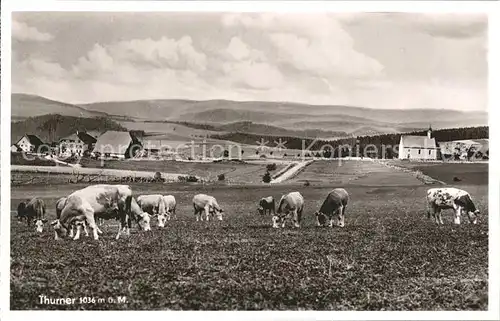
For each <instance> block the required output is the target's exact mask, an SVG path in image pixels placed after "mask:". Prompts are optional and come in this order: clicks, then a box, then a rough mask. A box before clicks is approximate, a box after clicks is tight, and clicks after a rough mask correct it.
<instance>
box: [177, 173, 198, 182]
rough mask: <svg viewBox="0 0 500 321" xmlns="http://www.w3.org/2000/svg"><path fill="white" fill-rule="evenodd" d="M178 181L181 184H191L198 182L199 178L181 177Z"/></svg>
mask: <svg viewBox="0 0 500 321" xmlns="http://www.w3.org/2000/svg"><path fill="white" fill-rule="evenodd" d="M178 179H179V181H180V182H189V183H193V182H198V178H197V177H196V176H193V175H189V176H179V177H178Z"/></svg>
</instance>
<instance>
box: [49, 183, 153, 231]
mask: <svg viewBox="0 0 500 321" xmlns="http://www.w3.org/2000/svg"><path fill="white" fill-rule="evenodd" d="M134 201H135V200H134V198H133V197H132V190H131V188H130V187H129V186H127V185H106V184H100V185H92V186H88V187H86V188H83V189H80V190H77V191H75V192H73V193H72V194H70V195H69V196H68V197H67V200H66V204H65V205H64V208H63V209H62V211H61V215H60V218H59V219H56V220H55V221H53V222H52V223H51V224H52V226H53V227H54V230H55V231H56V239H58V238H59V236H61V235H62V236H64V235H66V233H67V231H68V230H69V227H70V226H71V224H74V223H76V222H82V221H86V223H88V225H89V226H90V228H92V232H93V236H94V239H96V240H97V239H98V238H99V236H98V228H97V225H96V223H95V218H96V217H103V218H105V219H110V218H118V219H119V220H120V221H121V226H120V228H119V230H118V234H117V235H116V239H118V238H119V237H120V235H121V233H122V229H123V230H126V233H127V235H130V226H131V217H132V218H134V219H135V220H136V221H137V222H138V223H139V226H141V227H142V228H143V229H144V230H149V229H150V227H149V219H150V217H149V215H148V214H147V213H143V212H142V211H141V210H140V208H139V207H138V206H135V207H134V206H133V204H134V203H135V202H134ZM135 204H137V203H135ZM127 223H128V226H127ZM79 237H80V229H78V230H77V233H76V235H75V237H74V239H75V240H76V239H78V238H79Z"/></svg>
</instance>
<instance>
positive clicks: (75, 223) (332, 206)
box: [17, 184, 479, 240]
mask: <svg viewBox="0 0 500 321" xmlns="http://www.w3.org/2000/svg"><path fill="white" fill-rule="evenodd" d="M426 200H427V215H428V218H429V219H430V218H431V217H432V218H434V220H435V222H436V223H437V224H443V219H442V217H441V210H443V209H454V211H455V217H454V223H455V224H460V216H461V215H462V214H464V213H467V215H468V218H469V221H470V223H472V224H477V219H478V216H479V210H478V209H477V208H476V206H475V205H474V202H473V201H472V198H471V196H470V194H469V193H468V192H466V191H464V190H460V189H457V188H452V187H448V188H431V189H429V190H428V191H427V195H426ZM348 201H349V194H348V193H347V191H346V190H345V189H343V188H335V189H334V190H332V191H331V192H330V193H329V194H328V195H327V197H326V199H325V200H324V201H323V204H322V205H321V207H320V208H319V210H318V211H316V212H315V213H314V215H315V218H316V223H317V225H318V226H329V227H333V226H334V225H335V224H334V223H335V221H336V223H337V224H336V225H337V226H339V227H344V225H345V211H346V207H347V203H348ZM192 202H193V208H194V214H195V218H196V221H203V220H206V221H209V220H210V218H211V217H212V218H214V217H216V218H217V219H218V220H222V219H223V214H224V210H223V209H222V208H221V207H220V206H219V204H218V203H217V200H216V199H215V198H214V197H213V196H209V195H206V194H197V195H195V196H194V197H193V201H192ZM175 209H176V200H175V197H174V196H172V195H166V196H164V195H159V194H154V195H140V196H138V197H137V198H135V197H134V196H133V194H132V189H131V188H130V186H128V185H104V184H101V185H91V186H88V187H86V188H83V189H80V190H77V191H75V192H73V193H71V194H70V195H68V196H67V197H62V198H61V199H59V200H58V201H57V202H56V219H55V220H53V221H52V222H51V223H50V224H51V226H52V228H53V229H54V234H55V239H56V240H58V239H60V238H64V237H66V236H68V237H71V238H73V239H74V240H77V239H79V238H80V233H81V230H82V229H83V230H84V232H85V234H86V235H87V236H88V235H89V234H88V231H87V225H88V226H89V227H90V228H91V229H92V233H93V237H94V239H96V240H97V239H98V238H99V234H102V231H101V230H100V229H99V227H98V226H97V224H96V219H97V220H98V221H99V222H100V225H102V220H109V219H116V220H119V221H120V225H119V229H118V234H117V235H116V239H119V237H120V235H121V234H122V233H126V234H127V235H130V228H131V226H132V221H135V222H136V223H137V225H138V226H139V229H141V230H143V231H149V230H151V218H153V217H154V218H156V219H157V220H158V227H160V228H161V227H165V224H166V221H167V220H170V219H171V218H172V217H174V218H176V217H177V215H176V212H175ZM257 210H258V212H259V213H260V214H261V215H265V214H272V224H273V227H274V228H279V227H280V226H281V227H285V221H286V219H287V218H290V219H291V220H292V221H293V225H294V226H295V227H297V228H298V227H300V222H301V220H302V213H303V210H304V197H303V196H302V195H301V194H300V193H299V192H290V193H288V194H286V195H283V196H282V197H281V199H280V201H279V203H278V207H277V209H276V206H275V201H274V198H273V197H272V196H268V197H264V198H262V199H260V200H259V202H258V207H257ZM45 212H46V206H45V202H44V201H43V200H42V199H40V198H38V197H35V198H33V199H31V200H30V201H27V202H21V203H20V204H19V206H18V208H17V214H18V219H19V220H23V219H26V221H27V223H28V225H29V226H30V225H31V223H32V222H33V221H34V222H35V224H34V225H35V228H36V231H37V232H40V233H42V232H43V229H44V225H45V223H47V219H46V218H45ZM203 214H204V215H203ZM75 229H76V232H75Z"/></svg>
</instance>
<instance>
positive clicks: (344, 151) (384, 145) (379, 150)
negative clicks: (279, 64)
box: [210, 126, 489, 158]
mask: <svg viewBox="0 0 500 321" xmlns="http://www.w3.org/2000/svg"><path fill="white" fill-rule="evenodd" d="M401 135H416V136H425V135H427V131H426V130H422V131H414V132H409V133H397V134H383V135H373V136H357V137H349V138H342V139H337V140H332V141H327V140H316V141H314V140H313V139H303V138H299V137H277V136H269V135H257V134H247V133H228V134H222V135H211V136H210V137H211V138H215V139H221V140H229V141H234V142H237V143H240V144H250V145H258V142H260V141H261V140H264V141H267V142H268V144H267V145H266V146H267V147H271V148H272V147H274V146H276V143H275V142H277V141H279V139H280V138H281V140H282V141H286V144H285V146H286V148H287V149H298V150H302V149H307V150H308V151H309V154H310V155H311V156H313V155H314V156H320V155H321V156H325V157H331V156H333V157H339V156H340V157H346V156H365V157H378V158H382V157H384V158H393V157H397V150H394V146H398V145H399V141H400V138H401ZM432 137H434V138H436V142H437V143H438V145H439V142H446V141H453V140H464V139H482V138H488V137H489V131H488V126H481V127H463V128H449V129H440V130H435V131H433V132H432ZM319 151H321V153H318V152H319Z"/></svg>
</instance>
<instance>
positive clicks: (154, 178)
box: [153, 172, 165, 182]
mask: <svg viewBox="0 0 500 321" xmlns="http://www.w3.org/2000/svg"><path fill="white" fill-rule="evenodd" d="M153 181H154V182H164V181H165V179H164V178H162V177H161V173H160V172H156V173H155V176H154V177H153Z"/></svg>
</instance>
